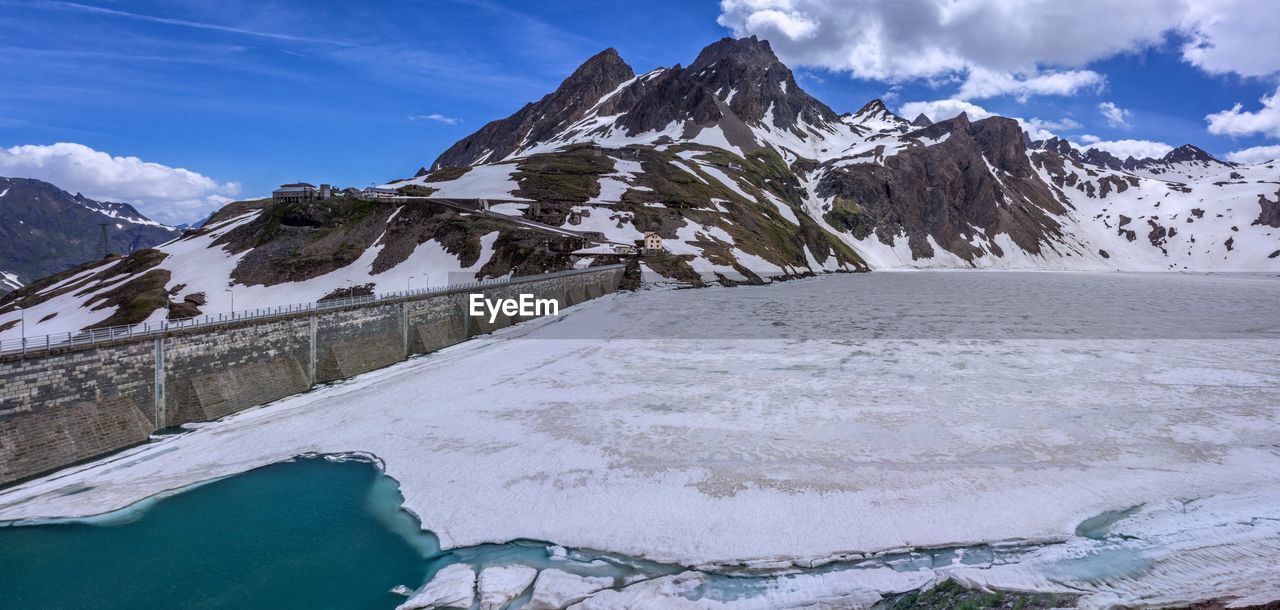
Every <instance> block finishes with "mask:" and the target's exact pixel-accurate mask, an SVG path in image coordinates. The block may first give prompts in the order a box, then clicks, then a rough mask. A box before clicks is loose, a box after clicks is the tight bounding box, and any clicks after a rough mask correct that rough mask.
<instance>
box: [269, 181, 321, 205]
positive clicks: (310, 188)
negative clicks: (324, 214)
mask: <svg viewBox="0 0 1280 610" xmlns="http://www.w3.org/2000/svg"><path fill="white" fill-rule="evenodd" d="M319 198H320V191H319V190H317V189H316V186H315V185H314V184H307V183H306V182H295V183H293V184H282V185H280V188H278V189H276V190H274V191H271V200H272V201H274V202H276V203H300V202H303V201H312V200H314V199H319Z"/></svg>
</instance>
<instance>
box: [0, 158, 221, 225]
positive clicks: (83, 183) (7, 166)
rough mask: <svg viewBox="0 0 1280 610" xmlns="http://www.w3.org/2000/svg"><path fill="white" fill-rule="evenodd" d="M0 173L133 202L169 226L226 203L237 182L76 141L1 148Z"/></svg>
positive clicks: (151, 216)
mask: <svg viewBox="0 0 1280 610" xmlns="http://www.w3.org/2000/svg"><path fill="white" fill-rule="evenodd" d="M0 175H5V176H14V177H23V178H35V179H38V180H44V181H45V182H49V183H51V184H53V185H54V186H57V187H58V188H61V189H63V190H66V191H70V192H73V193H75V192H80V193H84V194H85V195H86V196H87V197H90V198H93V199H98V200H105V201H120V202H124V203H130V204H133V205H134V206H135V207H137V208H138V211H140V212H142V213H143V214H145V215H146V216H148V217H150V218H152V219H154V220H157V221H160V222H163V223H167V224H177V223H182V222H192V221H195V220H199V219H200V218H203V217H205V216H207V215H208V214H209V213H210V212H213V211H214V210H217V209H218V208H221V207H222V206H224V205H226V204H227V203H230V202H231V201H232V200H233V197H235V196H236V195H238V194H239V193H240V184H239V183H237V182H218V181H216V180H214V179H213V178H210V177H208V176H205V175H203V174H200V173H197V172H193V171H191V170H188V169H183V168H180V167H170V166H167V165H162V164H160V163H152V162H148V161H143V160H142V159H139V158H138V157H120V156H113V155H111V154H108V153H105V152H102V151H99V150H94V149H93V148H90V147H88V146H85V145H83V144H77V143H74V142H58V143H56V144H48V145H39V144H28V145H22V146H13V147H10V148H0Z"/></svg>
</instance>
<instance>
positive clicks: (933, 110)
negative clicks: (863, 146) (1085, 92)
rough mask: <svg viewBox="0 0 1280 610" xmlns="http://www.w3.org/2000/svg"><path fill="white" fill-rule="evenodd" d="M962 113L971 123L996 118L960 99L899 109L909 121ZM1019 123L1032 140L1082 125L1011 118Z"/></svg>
mask: <svg viewBox="0 0 1280 610" xmlns="http://www.w3.org/2000/svg"><path fill="white" fill-rule="evenodd" d="M961 112H963V113H965V114H967V115H968V116H969V120H970V121H980V120H982V119H985V118H987V117H992V116H996V114H995V113H994V112H991V111H989V110H987V109H986V108H983V107H982V106H979V105H977V104H974V103H973V102H968V101H965V100H959V99H945V100H933V101H929V102H907V103H905V104H903V105H902V106H900V107H899V108H898V114H899V115H900V116H904V117H906V118H908V119H912V118H915V117H916V116H917V115H920V114H923V115H925V116H927V117H929V120H930V121H933V122H935V123H936V122H938V121H943V120H946V119H949V118H951V117H954V116H956V115H959V114H960V113H961ZM1009 118H1012V119H1013V120H1015V121H1017V122H1018V123H1019V124H1020V125H1021V126H1022V130H1023V131H1025V132H1027V135H1029V136H1031V139H1032V140H1048V139H1049V138H1052V137H1055V136H1056V135H1057V134H1056V133H1055V132H1058V131H1070V130H1072V129H1077V128H1079V127H1080V123H1077V122H1076V121H1073V120H1071V119H1069V118H1062V119H1058V120H1052V119H1040V118H1030V119H1024V118H1021V117H1009Z"/></svg>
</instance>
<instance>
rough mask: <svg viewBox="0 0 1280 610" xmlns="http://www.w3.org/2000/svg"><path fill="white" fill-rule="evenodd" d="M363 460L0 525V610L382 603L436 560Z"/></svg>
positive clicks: (296, 466)
mask: <svg viewBox="0 0 1280 610" xmlns="http://www.w3.org/2000/svg"><path fill="white" fill-rule="evenodd" d="M400 503H401V498H400V493H399V489H398V487H397V486H396V484H395V482H394V481H393V480H392V479H390V478H388V477H386V476H383V475H382V474H381V473H380V472H379V471H378V469H377V468H376V467H374V465H372V464H370V463H367V462H358V461H347V462H331V461H326V460H323V459H301V460H297V461H293V462H286V463H282V464H275V465H272V466H267V467H265V468H260V469H257V470H253V471H250V472H247V473H244V474H241V475H237V476H234V477H229V478H226V479H222V480H218V481H214V482H212V483H208V484H206V485H202V486H199V487H195V488H193V489H190V490H188V491H185V492H183V493H180V494H177V495H174V496H170V497H167V498H164V499H161V500H159V501H156V502H153V503H147V506H146V507H145V509H143V508H134V509H126V511H122V512H120V513H116V514H114V515H112V517H111V518H110V519H100V520H96V521H95V522H93V523H74V522H73V523H57V524H44V525H24V526H11V527H2V528H0V608H100V609H105V608H130V609H133V608H179V607H181V608H238V609H239V608H243V609H251V608H273V609H274V608H394V607H395V606H396V604H398V603H400V602H403V601H404V597H402V596H399V595H395V594H393V593H390V592H389V591H390V589H391V588H392V587H395V586H396V585H406V586H408V587H409V588H411V589H412V588H415V587H417V586H418V585H420V584H421V583H422V582H423V581H424V579H425V577H426V576H427V573H428V569H429V563H431V562H430V561H429V558H430V557H431V556H433V555H435V556H437V557H438V555H437V553H438V550H439V547H438V546H437V545H436V542H435V539H434V538H433V537H432V536H430V535H429V534H424V533H422V532H421V531H420V529H419V528H418V524H417V521H416V520H415V519H413V518H412V517H411V516H410V515H409V514H407V513H405V512H403V511H401V510H399V509H398V507H399V505H400Z"/></svg>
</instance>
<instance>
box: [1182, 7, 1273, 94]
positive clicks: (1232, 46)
mask: <svg viewBox="0 0 1280 610" xmlns="http://www.w3.org/2000/svg"><path fill="white" fill-rule="evenodd" d="M1182 31H1183V33H1184V34H1185V35H1186V36H1187V37H1188V38H1189V39H1190V40H1189V41H1188V42H1187V43H1186V44H1185V45H1183V47H1182V49H1181V50H1182V58H1183V59H1184V60H1185V61H1187V62H1188V63H1190V64H1192V65H1194V66H1196V67H1198V68H1200V69H1202V70H1204V71H1206V72H1209V73H1212V74H1227V73H1235V74H1239V75H1241V76H1267V75H1270V74H1274V73H1275V72H1276V71H1277V70H1280V45H1278V44H1276V42H1275V40H1276V32H1277V31H1280V10H1277V7H1276V3H1275V2H1273V1H1271V0H1196V1H1195V2H1189V3H1188V6H1187V12H1186V14H1185V15H1184V17H1183V28H1182Z"/></svg>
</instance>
